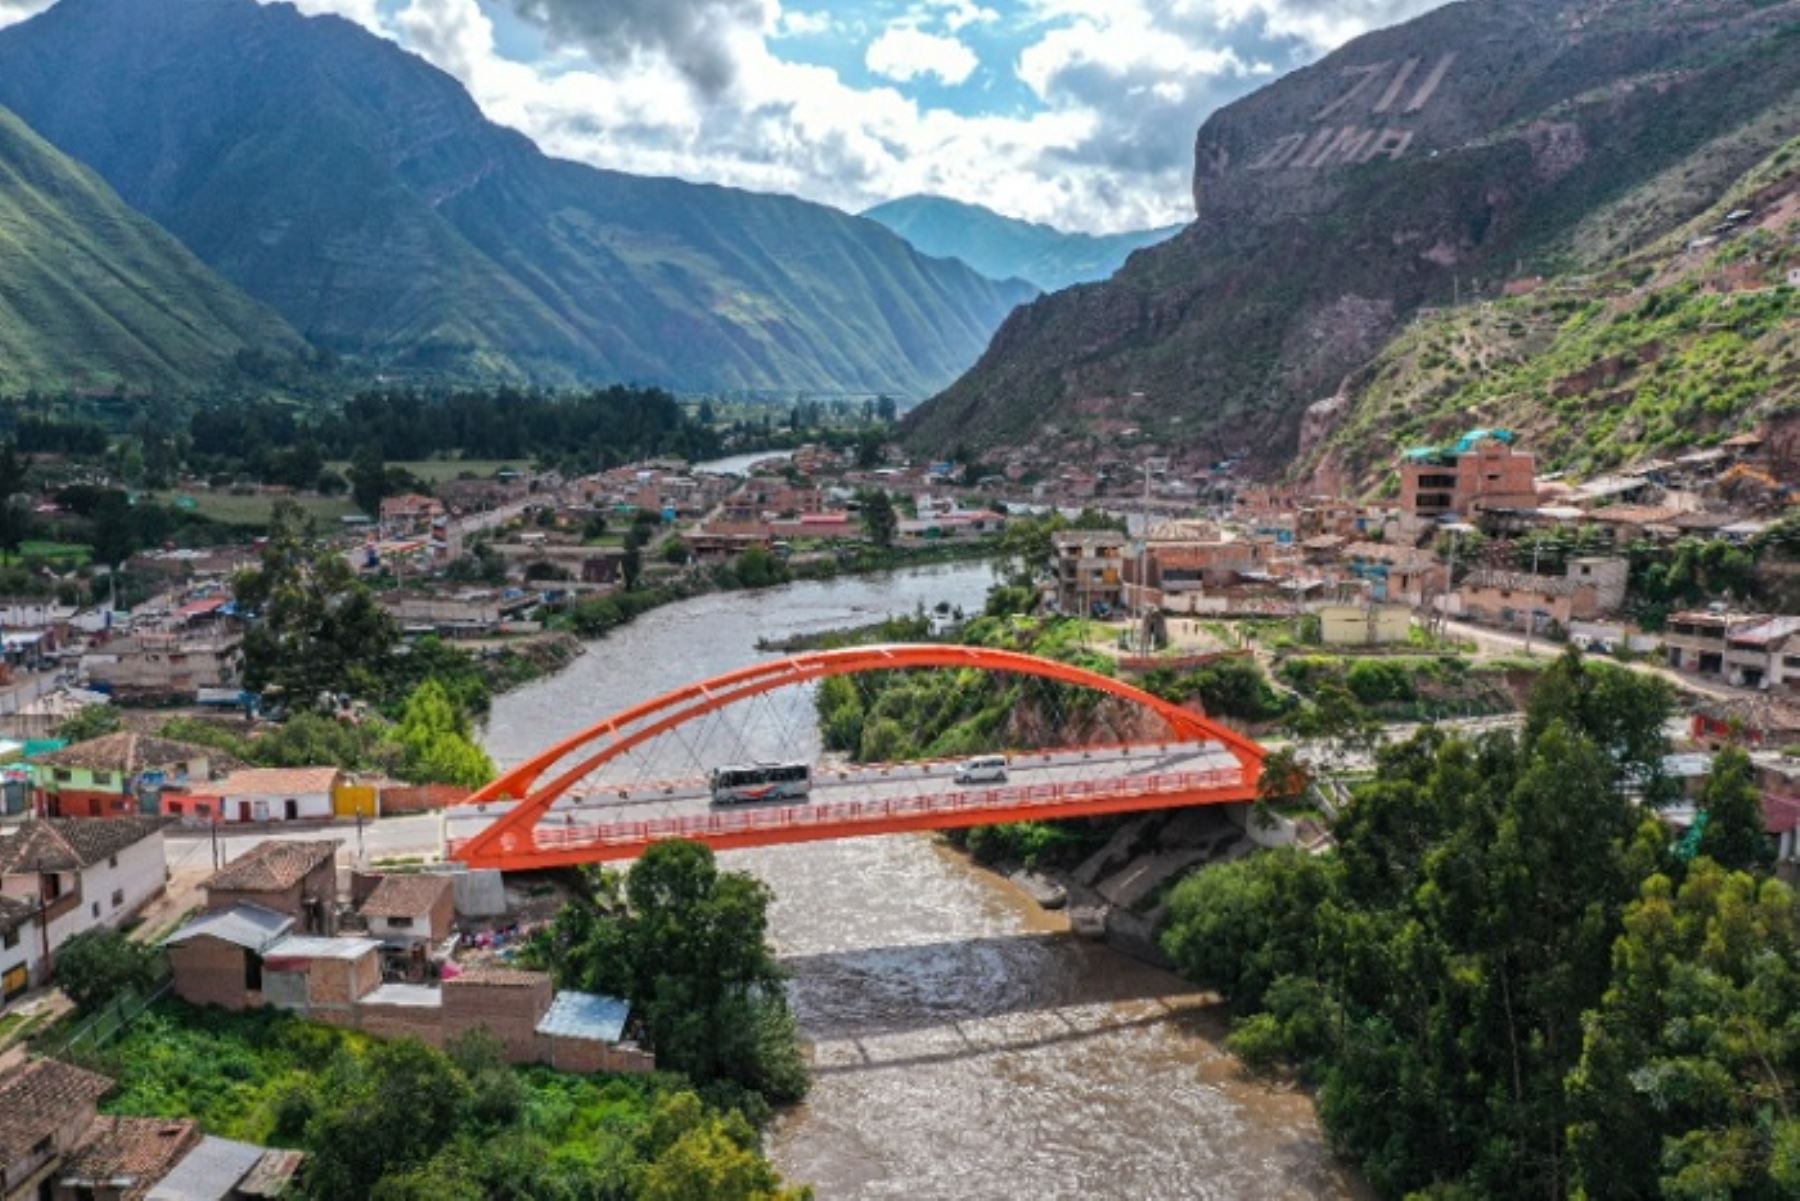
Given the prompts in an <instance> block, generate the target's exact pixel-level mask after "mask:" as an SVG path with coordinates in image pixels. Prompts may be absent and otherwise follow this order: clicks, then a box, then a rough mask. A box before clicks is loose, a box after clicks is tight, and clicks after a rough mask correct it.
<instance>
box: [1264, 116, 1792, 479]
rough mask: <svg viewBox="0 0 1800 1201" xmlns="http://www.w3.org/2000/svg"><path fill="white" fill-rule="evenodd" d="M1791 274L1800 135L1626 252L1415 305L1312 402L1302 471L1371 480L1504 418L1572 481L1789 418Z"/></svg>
mask: <svg viewBox="0 0 1800 1201" xmlns="http://www.w3.org/2000/svg"><path fill="white" fill-rule="evenodd" d="M1727 218H1733V219H1731V220H1727ZM1796 270H1800V141H1794V142H1790V143H1788V144H1787V145H1786V146H1784V147H1782V148H1781V149H1780V150H1779V151H1777V152H1776V153H1775V154H1773V155H1771V156H1770V157H1769V158H1768V159H1767V160H1766V161H1765V162H1763V163H1761V164H1759V165H1758V166H1757V167H1756V168H1755V169H1754V170H1753V171H1751V172H1750V173H1749V174H1748V175H1747V176H1746V177H1745V178H1744V179H1742V180H1741V181H1739V182H1738V183H1737V184H1736V185H1735V186H1733V187H1731V188H1730V189H1728V190H1727V191H1726V192H1725V193H1724V195H1723V196H1721V197H1720V198H1719V200H1718V202H1717V203H1716V204H1714V205H1713V206H1712V207H1711V208H1710V209H1709V210H1708V211H1707V212H1706V213H1705V214H1703V215H1702V216H1701V217H1700V218H1698V219H1696V220H1693V221H1690V222H1686V223H1683V224H1682V225H1681V226H1680V227H1678V228H1676V229H1674V230H1670V231H1667V232H1666V233H1665V235H1664V236H1663V237H1661V238H1659V239H1657V240H1656V241H1654V242H1652V243H1651V244H1650V245H1649V246H1648V247H1647V248H1646V249H1644V250H1642V251H1639V252H1638V253H1636V254H1633V255H1630V256H1628V257H1626V258H1623V259H1620V260H1617V261H1614V262H1612V263H1610V264H1603V265H1602V264H1597V265H1596V267H1595V269H1592V270H1587V271H1581V272H1575V273H1570V274H1565V275H1561V276H1556V277H1552V278H1550V279H1547V280H1545V281H1543V283H1542V284H1541V285H1537V284H1536V281H1529V282H1525V283H1521V284H1520V285H1517V286H1516V290H1520V291H1523V290H1524V289H1525V288H1532V289H1533V290H1531V291H1530V292H1529V294H1526V295H1517V296H1513V297H1509V298H1506V299H1503V300H1499V301H1495V302H1483V303H1480V304H1474V305H1465V306H1461V307H1458V308H1454V309H1450V310H1446V311H1442V312H1433V313H1427V314H1424V315H1421V317H1420V318H1419V319H1418V320H1416V321H1415V322H1414V323H1413V324H1412V325H1411V326H1410V327H1409V328H1408V329H1407V330H1406V331H1405V332H1404V333H1403V334H1402V335H1401V336H1400V337H1398V338H1396V339H1395V340H1394V342H1393V344H1392V345H1390V346H1389V347H1388V348H1387V349H1386V350H1385V351H1384V352H1383V353H1382V354H1381V355H1380V356H1379V357H1378V358H1377V359H1376V360H1375V362H1374V363H1372V364H1371V365H1370V366H1369V367H1368V368H1367V369H1366V370H1365V371H1363V372H1361V373H1359V374H1358V375H1357V377H1356V378H1355V379H1354V380H1353V381H1352V384H1351V386H1350V387H1349V389H1348V390H1347V394H1346V398H1345V399H1346V401H1347V403H1346V404H1344V405H1343V407H1342V410H1341V412H1336V413H1334V412H1330V411H1324V412H1316V414H1315V417H1316V419H1315V421H1314V422H1313V425H1314V426H1315V428H1314V429H1313V430H1311V431H1309V433H1310V435H1311V436H1310V438H1309V445H1308V446H1307V448H1306V454H1305V455H1304V456H1303V460H1302V462H1301V465H1300V468H1299V473H1300V474H1306V473H1312V472H1318V471H1324V472H1327V473H1330V474H1333V475H1334V476H1337V477H1339V478H1342V479H1344V480H1346V481H1348V482H1350V483H1351V484H1352V485H1353V486H1360V487H1361V488H1362V489H1364V490H1369V489H1373V488H1379V487H1380V486H1382V485H1383V484H1384V483H1385V482H1386V481H1387V480H1388V479H1389V469H1390V467H1391V465H1392V464H1393V462H1394V461H1395V456H1396V455H1397V453H1398V452H1399V450H1401V449H1403V448H1404V447H1406V446H1408V445H1411V444H1415V443H1419V444H1423V443H1431V442H1434V441H1438V440H1445V439H1448V438H1450V437H1452V436H1454V435H1455V434H1456V433H1460V432H1461V431H1462V430H1465V429H1470V428H1474V427H1478V426H1492V425H1504V426H1507V427H1510V428H1513V429H1515V430H1518V431H1520V432H1521V433H1522V434H1523V435H1524V437H1525V439H1526V441H1527V443H1528V444H1529V445H1530V446H1531V447H1532V448H1533V449H1534V450H1535V451H1536V452H1537V453H1538V454H1539V456H1540V458H1541V459H1542V460H1543V461H1544V462H1545V463H1546V465H1547V466H1549V467H1551V468H1554V469H1561V470H1566V471H1570V472H1573V473H1575V474H1577V475H1586V474H1592V473H1595V472H1600V471H1605V470H1607V469H1610V468H1616V467H1619V466H1623V465H1626V464H1630V463H1633V462H1636V461H1640V460H1642V459H1645V458H1651V457H1660V458H1669V457H1673V456H1675V455H1677V454H1679V453H1681V452H1683V451H1685V450H1689V449H1692V448H1695V447H1704V446H1711V445H1714V444H1716V443H1718V442H1719V441H1721V440H1723V439H1725V438H1727V437H1730V436H1731V435H1733V434H1736V433H1742V432H1747V431H1748V430H1750V429H1751V428H1753V427H1755V426H1757V425H1759V424H1761V423H1763V422H1765V421H1767V420H1768V419H1770V418H1777V417H1781V416H1783V415H1785V414H1791V413H1797V412H1800V289H1796V288H1794V287H1792V286H1790V285H1789V284H1788V279H1789V276H1790V273H1791V272H1794V271H1796ZM1335 407H1336V406H1327V410H1329V409H1331V408H1335Z"/></svg>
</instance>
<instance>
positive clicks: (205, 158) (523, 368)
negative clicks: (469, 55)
mask: <svg viewBox="0 0 1800 1201" xmlns="http://www.w3.org/2000/svg"><path fill="white" fill-rule="evenodd" d="M0 104H9V105H11V106H13V107H14V108H15V109H16V110H17V111H18V112H19V113H20V114H21V115H22V116H24V117H25V119H26V120H28V121H29V122H30V123H31V124H32V125H33V126H34V127H35V128H36V129H37V130H38V131H39V132H40V133H42V134H43V135H44V136H45V137H46V138H48V139H49V140H50V141H52V142H54V143H55V144H56V145H57V146H59V147H60V148H61V149H63V150H64V151H65V152H67V153H69V154H70V155H72V156H74V157H75V158H78V159H80V160H81V161H83V162H85V163H87V164H89V165H90V166H92V167H93V168H94V169H95V170H97V171H98V172H99V173H100V174H101V175H102V176H104V177H105V178H106V179H107V180H108V182H110V183H111V184H112V186H113V187H114V188H116V189H117V190H118V192H119V194H120V195H122V196H123V197H124V198H125V199H126V200H127V201H128V202H129V203H131V204H132V205H133V206H135V207H136V208H137V209H138V210H139V211H141V212H143V213H145V214H147V215H149V216H150V217H152V218H154V219H155V220H157V221H158V222H160V223H161V224H162V225H163V226H164V227H165V228H167V229H168V230H170V231H171V232H172V233H174V234H175V235H176V236H177V237H179V238H180V239H181V240H182V241H183V242H185V243H186V244H187V245H188V246H189V247H190V248H191V249H192V250H193V251H194V252H195V253H196V254H198V255H199V256H200V258H202V259H203V260H205V261H206V262H207V263H208V264H210V265H211V266H212V267H213V268H214V269H215V270H217V271H218V272H219V273H220V274H222V275H224V276H225V277H226V278H227V279H230V280H232V281H233V282H235V283H237V284H238V285H239V286H240V287H242V288H243V289H244V290H245V291H247V292H248V293H250V294H251V295H252V296H255V297H257V298H259V299H261V300H264V301H266V302H267V303H268V304H270V305H271V306H272V307H274V308H275V309H276V310H277V311H278V312H280V313H281V314H282V315H284V316H285V317H286V318H287V319H288V321H289V322H291V323H292V324H293V325H294V326H295V327H296V328H298V329H299V330H300V331H301V332H302V333H303V334H305V335H306V337H307V338H309V339H310V340H311V341H313V342H314V343H315V344H317V345H319V346H321V347H324V348H327V349H329V350H332V351H334V352H337V353H338V354H340V355H344V356H348V357H350V358H351V359H352V360H353V361H357V362H360V363H362V364H364V365H366V366H368V367H373V368H378V369H380V370H382V371H384V372H387V373H390V374H400V375H413V376H440V377H450V378H457V379H464V380H528V381H533V382H541V383H549V384H562V383H571V382H577V381H582V380H629V381H636V382H641V383H653V384H660V385H664V386H669V387H673V388H677V389H683V390H752V391H754V390H778V391H783V392H791V391H796V390H808V391H827V392H877V391H885V392H892V393H897V394H900V395H903V396H917V395H924V394H926V393H928V392H929V391H931V390H933V389H935V388H939V387H942V386H943V385H944V384H946V383H948V382H950V380H952V379H953V378H954V377H955V376H956V374H957V373H958V372H959V371H961V370H962V369H964V368H966V367H967V366H968V365H969V364H970V363H971V362H972V361H973V360H974V358H975V357H976V355H978V354H979V353H980V351H981V348H982V347H983V346H985V345H986V342H987V339H988V336H989V335H990V334H991V333H992V331H993V329H994V328H995V326H996V325H997V324H998V323H999V321H1000V320H1001V319H1002V318H1003V317H1004V316H1005V314H1006V313H1007V312H1008V311H1009V310H1010V309H1011V308H1012V307H1013V306H1014V304H1016V303H1018V302H1019V301H1021V300H1024V299H1026V298H1028V297H1029V295H1030V289H1029V288H1027V287H1025V286H1024V285H1022V284H1000V283H995V282H993V281H991V280H988V279H986V278H984V277H982V276H980V275H979V274H977V273H976V272H975V271H973V270H971V269H970V268H968V267H966V266H964V265H963V264H961V263H956V262H949V261H944V260H937V259H932V258H928V257H926V256H925V255H922V254H920V253H918V252H917V251H915V250H913V249H912V248H911V247H910V246H908V245H907V244H906V243H905V242H904V241H902V240H901V239H900V238H898V237H897V236H895V235H894V234H892V233H890V232H889V231H887V230H885V229H883V228H881V227H880V226H878V225H876V224H875V223H874V222H870V221H862V220H859V219H857V218H855V217H851V216H847V215H845V214H843V213H840V212H837V211H836V210H833V209H828V208H825V207H823V206H820V205H815V204H808V203H805V202H803V201H799V200H794V199H790V198H786V197H778V196H765V195H756V194H752V193H748V192H741V191H735V190H732V189H728V188H719V187H708V186H700V185H694V184H688V183H683V182H679V181H676V180H669V179H645V178H640V177H636V176H631V175H625V174H621V173H618V172H612V171H602V170H597V169H595V168H592V167H587V166H581V165H578V164H576V163H572V162H567V161H561V160H557V159H553V158H550V157H548V156H546V155H544V154H542V153H541V152H540V151H539V150H538V149H537V147H536V146H535V145H534V144H532V143H531V142H530V141H529V140H528V139H527V138H525V137H523V136H522V135H520V134H518V133H516V132H513V131H510V130H507V129H503V128H501V127H499V126H496V125H494V124H492V123H490V122H489V121H487V120H485V119H484V118H483V117H482V115H481V113H480V111H479V109H478V108H477V107H476V105H475V103H474V102H473V100H471V99H470V97H469V96H468V94H467V93H466V92H465V91H464V90H463V89H462V87H461V86H460V85H459V84H458V83H457V82H456V81H455V80H454V79H452V78H451V77H450V76H448V75H446V74H444V73H442V72H440V71H438V70H437V69H435V68H433V67H431V66H430V65H428V64H427V63H425V62H424V61H423V60H421V59H419V58H417V57H415V56H413V55H410V54H408V53H406V52H405V51H403V50H401V49H400V48H399V47H397V46H395V45H393V44H392V43H390V42H387V41H385V40H383V39H380V38H377V37H375V36H373V35H371V34H369V33H367V32H366V31H364V30H363V29H361V28H360V27H358V26H356V25H354V24H352V23H350V22H348V21H345V20H342V19H339V18H335V17H317V18H309V17H304V16H302V15H301V14H300V13H299V12H298V11H296V10H295V9H294V8H293V7H292V6H291V5H288V4H270V5H266V6H265V5H263V4H259V3H257V2H256V0H62V2H61V3H59V4H57V5H56V6H55V7H54V8H51V9H49V10H48V11H46V12H44V13H42V14H40V15H38V16H37V17H34V18H32V19H31V20H28V21H25V22H22V23H19V24H17V25H14V26H12V27H10V28H8V29H6V30H4V31H0Z"/></svg>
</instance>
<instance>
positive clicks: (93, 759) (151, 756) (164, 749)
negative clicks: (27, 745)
mask: <svg viewBox="0 0 1800 1201" xmlns="http://www.w3.org/2000/svg"><path fill="white" fill-rule="evenodd" d="M236 766H237V761H236V760H234V759H232V758H230V756H227V755H223V754H221V753H220V752H218V751H216V750H213V749H212V748H211V747H205V746H200V745H198V744H197V743H191V742H176V741H173V740H171V739H167V738H153V737H151V736H150V735H147V734H133V733H131V732H129V731H121V732H119V733H117V734H108V735H106V736H104V737H101V738H92V739H89V740H88V741H86V742H78V743H75V744H74V745H73V746H66V747H63V748H62V749H61V750H57V751H52V752H50V753H48V754H44V755H39V756H37V757H36V758H34V759H33V760H32V763H31V770H32V780H33V785H34V788H35V790H36V792H37V802H38V808H39V811H40V812H42V813H43V814H45V815H46V816H50V817H119V816H129V815H135V814H144V813H156V812H158V811H159V808H160V798H161V795H162V793H163V792H165V791H170V792H179V791H182V790H184V789H188V788H193V787H197V786H200V785H203V784H205V783H207V782H209V781H210V780H211V779H212V775H213V772H214V771H216V770H229V769H230V768H232V767H236Z"/></svg>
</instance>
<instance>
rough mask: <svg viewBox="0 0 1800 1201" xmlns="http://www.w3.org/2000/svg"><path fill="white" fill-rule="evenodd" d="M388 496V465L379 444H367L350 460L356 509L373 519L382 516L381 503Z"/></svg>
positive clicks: (351, 493)
mask: <svg viewBox="0 0 1800 1201" xmlns="http://www.w3.org/2000/svg"><path fill="white" fill-rule="evenodd" d="M387 495H388V471H387V463H386V462H385V461H384V460H383V459H382V457H381V446H380V444H379V443H375V442H366V443H364V444H363V445H361V446H359V447H357V450H356V457H355V458H353V459H351V460H350V496H351V498H352V499H354V500H355V501H356V507H357V508H359V509H361V510H362V511H363V512H365V513H367V514H368V515H369V516H371V517H378V516H380V514H381V502H382V500H383V499H384V498H385V497H386V496H387Z"/></svg>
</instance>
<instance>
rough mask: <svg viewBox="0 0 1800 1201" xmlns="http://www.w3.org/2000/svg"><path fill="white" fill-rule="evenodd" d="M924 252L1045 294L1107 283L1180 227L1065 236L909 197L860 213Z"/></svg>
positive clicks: (979, 210) (982, 211)
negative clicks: (1137, 255)
mask: <svg viewBox="0 0 1800 1201" xmlns="http://www.w3.org/2000/svg"><path fill="white" fill-rule="evenodd" d="M863 216H865V217H867V218H868V219H869V220H871V221H879V222H881V224H883V225H885V226H887V227H888V228H889V229H891V230H893V231H894V232H895V233H897V234H899V235H900V236H901V237H903V238H905V239H906V240H907V241H908V242H911V243H912V244H913V245H914V246H915V247H917V248H918V249H919V250H921V251H923V252H925V253H926V254H929V255H933V256H935V257H938V258H953V259H961V260H962V261H963V262H965V263H967V264H969V266H971V267H973V268H975V270H977V271H979V272H981V273H982V274H983V275H985V276H987V277H988V278H989V279H1022V280H1025V281H1027V282H1029V283H1031V284H1034V285H1036V286H1037V287H1039V288H1042V289H1043V290H1044V291H1046V292H1058V291H1061V290H1062V289H1064V288H1067V287H1070V286H1071V285H1074V284H1085V283H1091V282H1093V281H1094V280H1097V279H1106V278H1107V277H1108V276H1110V275H1112V273H1113V272H1115V271H1117V270H1118V269H1119V268H1120V267H1122V266H1124V265H1125V260H1126V259H1127V258H1129V257H1130V255H1131V252H1132V251H1134V250H1142V249H1143V248H1144V247H1146V246H1154V245H1155V244H1156V243H1158V242H1166V241H1168V240H1169V239H1170V238H1172V237H1174V236H1175V235H1176V234H1178V233H1180V232H1181V227H1180V226H1179V225H1176V226H1170V227H1168V228H1166V229H1145V230H1138V231H1135V232H1133V233H1123V234H1103V235H1095V234H1084V233H1067V232H1065V231H1063V230H1060V229H1055V228H1052V227H1051V226H1048V225H1038V224H1036V223H1034V222H1031V221H1019V220H1016V219H1014V218H1012V217H1004V216H1001V215H1000V214H999V213H996V212H994V211H993V210H992V209H988V208H983V207H982V206H981V205H978V204H963V203H961V202H959V201H955V200H946V199H945V198H944V197H942V196H907V197H903V198H902V199H900V200H890V201H888V202H887V203H886V204H878V205H876V206H875V207H874V208H872V209H869V210H868V211H867V212H865V213H864V214H863Z"/></svg>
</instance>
